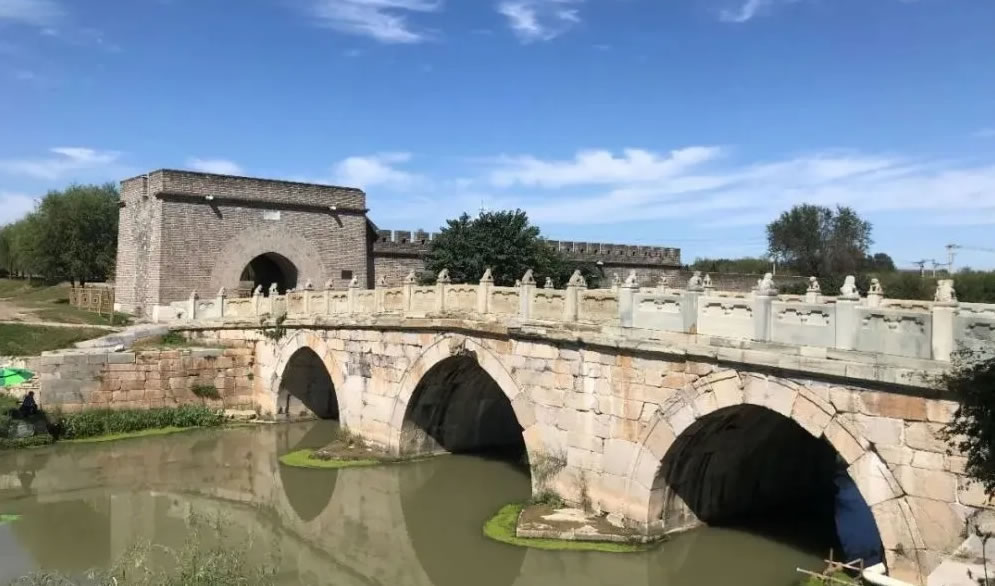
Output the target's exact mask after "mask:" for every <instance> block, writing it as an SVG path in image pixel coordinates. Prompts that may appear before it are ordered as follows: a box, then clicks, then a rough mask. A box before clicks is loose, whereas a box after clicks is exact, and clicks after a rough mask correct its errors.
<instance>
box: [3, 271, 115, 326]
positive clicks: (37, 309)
mask: <svg viewBox="0 0 995 586" xmlns="http://www.w3.org/2000/svg"><path fill="white" fill-rule="evenodd" d="M69 289H70V287H69V285H68V284H67V283H60V284H58V285H45V284H41V283H38V282H34V283H32V284H30V285H29V284H28V282H27V281H23V280H16V279H0V299H5V300H6V301H7V302H9V303H11V304H13V305H16V306H18V308H19V309H21V310H23V311H24V312H25V313H29V314H33V315H34V316H35V317H36V319H37V321H49V322H57V323H68V324H86V325H116V326H123V325H127V324H128V323H129V322H130V321H131V317H130V316H128V315H127V314H123V313H115V314H113V317H112V316H110V315H107V314H103V315H101V314H98V313H96V312H93V311H87V310H85V309H79V308H77V307H73V306H72V305H70V304H69Z"/></svg>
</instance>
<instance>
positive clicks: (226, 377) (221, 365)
mask: <svg viewBox="0 0 995 586" xmlns="http://www.w3.org/2000/svg"><path fill="white" fill-rule="evenodd" d="M28 367H29V368H30V369H32V370H33V371H35V372H36V373H37V374H38V375H39V377H38V380H37V387H36V388H37V393H38V399H39V402H40V403H41V405H42V407H43V408H46V409H52V408H58V409H61V410H62V411H78V410H80V409H83V408H104V407H106V408H111V409H148V408H152V407H170V406H176V405H182V404H188V403H205V400H204V399H202V398H200V397H197V396H196V395H194V394H193V392H192V391H191V390H192V388H193V387H194V386H195V385H213V386H214V387H215V388H217V390H218V392H219V393H220V395H221V397H222V400H221V401H211V400H208V401H206V404H208V405H211V406H217V407H224V408H228V409H252V408H253V407H254V400H253V396H252V388H253V385H252V378H253V375H252V370H253V353H252V350H251V348H250V347H246V346H244V345H242V346H241V347H230V348H203V349H185V350H151V349H150V350H140V351H137V352H112V353H88V354H84V353H75V354H74V353H66V354H53V355H49V356H41V357H38V358H33V359H30V360H29V361H28Z"/></svg>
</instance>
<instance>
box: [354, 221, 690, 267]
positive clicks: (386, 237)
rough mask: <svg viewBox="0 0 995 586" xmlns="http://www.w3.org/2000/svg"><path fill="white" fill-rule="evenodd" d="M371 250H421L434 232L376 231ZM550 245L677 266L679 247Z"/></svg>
mask: <svg viewBox="0 0 995 586" xmlns="http://www.w3.org/2000/svg"><path fill="white" fill-rule="evenodd" d="M376 236H377V238H376V241H375V242H374V245H373V250H374V252H383V253H391V252H394V253H402V252H407V253H412V254H418V253H424V252H427V251H428V246H429V244H430V243H431V242H432V240H435V239H436V238H437V237H438V233H437V232H426V231H425V230H413V231H412V230H377V232H376ZM547 242H548V243H549V245H550V246H552V247H553V248H554V249H556V250H557V251H559V252H561V253H563V254H564V255H566V257H567V258H569V259H571V260H576V261H587V262H598V261H601V262H602V263H605V264H608V265H618V266H638V265H663V266H672V267H679V266H680V264H681V249H680V248H669V247H664V246H637V245H632V244H605V243H601V242H572V241H568V240H548V241H547Z"/></svg>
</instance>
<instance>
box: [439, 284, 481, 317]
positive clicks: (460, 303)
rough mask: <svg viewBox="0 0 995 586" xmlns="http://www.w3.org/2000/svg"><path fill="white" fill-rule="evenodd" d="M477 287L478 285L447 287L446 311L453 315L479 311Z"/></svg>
mask: <svg viewBox="0 0 995 586" xmlns="http://www.w3.org/2000/svg"><path fill="white" fill-rule="evenodd" d="M477 287H478V285H446V286H445V296H446V303H445V308H446V311H447V312H451V313H473V312H475V311H477Z"/></svg>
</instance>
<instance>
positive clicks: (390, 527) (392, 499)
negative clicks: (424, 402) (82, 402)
mask: <svg viewBox="0 0 995 586" xmlns="http://www.w3.org/2000/svg"><path fill="white" fill-rule="evenodd" d="M332 431H333V427H332V426H331V425H330V424H328V423H304V424H293V425H275V426H259V427H250V428H241V429H233V430H212V431H196V432H190V433H185V434H178V435H173V436H164V437H151V438H145V439H136V440H129V441H122V442H116V443H108V444H93V445H56V446H52V447H48V448H43V449H39V450H30V451H20V452H6V453H4V452H0V513H7V514H17V515H21V518H20V519H19V520H17V521H15V522H12V523H9V524H5V525H0V584H5V583H7V582H8V581H9V580H11V579H14V578H16V577H19V576H21V575H24V574H27V573H30V572H33V571H37V570H55V571H60V572H63V573H67V574H70V575H81V574H82V573H83V572H85V571H86V570H88V569H93V568H106V567H108V566H109V565H111V564H112V563H113V562H114V561H115V560H117V559H119V558H120V557H121V556H122V555H124V554H125V553H126V552H127V551H128V549H129V548H130V547H132V546H133V545H134V544H136V543H140V542H143V541H151V542H152V543H154V544H158V545H162V546H165V547H167V548H173V549H179V548H182V547H183V545H184V544H185V543H187V541H188V540H189V539H191V530H190V526H189V525H190V521H191V519H192V518H200V519H204V518H209V519H214V518H220V519H222V520H223V523H224V524H225V531H226V535H231V536H232V539H237V540H240V541H242V542H244V543H246V544H248V547H249V549H250V557H251V559H255V560H259V561H260V562H271V563H274V564H276V565H278V567H279V570H280V571H279V580H280V581H281V582H282V583H286V584H297V583H308V584H333V585H339V586H346V585H350V586H351V585H357V586H358V585H364V586H372V585H376V586H405V585H412V586H464V585H479V586H510V585H512V584H514V585H519V586H526V585H529V586H567V585H570V586H584V585H595V584H603V585H626V586H630V585H631V586H643V585H651V584H652V585H660V584H667V585H671V586H721V585H724V584H728V585H735V586H781V585H784V586H787V585H788V584H792V583H793V582H794V581H796V580H797V578H798V574H797V573H795V567H797V566H802V567H809V568H813V567H817V566H818V565H819V563H818V559H817V558H816V557H815V556H813V555H811V554H809V553H806V552H804V551H802V550H801V549H800V548H798V547H795V546H792V545H790V544H788V543H786V542H779V541H775V540H771V539H766V538H762V537H758V536H755V535H751V534H749V533H746V532H741V531H733V530H722V529H702V530H697V531H693V532H690V533H687V534H685V535H682V536H679V537H677V538H675V539H673V540H671V541H669V542H667V543H665V544H663V545H662V546H661V547H660V548H659V549H657V550H654V551H652V552H648V553H639V554H604V553H585V552H548V551H538V550H526V549H521V548H516V547H512V546H508V545H504V544H500V543H495V542H492V541H489V540H487V539H486V538H484V537H483V536H482V534H481V526H482V525H483V522H484V521H485V520H486V519H487V518H488V517H490V516H491V515H492V514H493V513H494V512H495V511H497V509H499V508H500V507H501V506H502V505H504V504H506V503H508V502H512V501H521V500H524V499H526V498H527V497H528V494H529V479H528V477H527V475H526V473H524V472H522V471H521V470H519V469H516V468H515V467H514V466H512V465H510V464H507V463H504V462H500V461H493V460H485V459H481V458H473V457H464V456H450V457H441V458H435V459H432V460H429V461H423V462H418V463H412V464H404V465H397V466H387V467H375V468H358V469H347V470H338V471H335V470H302V469H295V468H287V467H284V466H281V465H280V464H279V463H278V462H277V458H278V456H280V455H281V454H284V453H287V452H289V451H292V450H294V449H299V448H302V447H318V446H320V445H323V443H325V441H326V440H327V439H328V438H329V437H330V434H331V433H332ZM209 538H210V539H213V537H210V536H209V537H205V539H209Z"/></svg>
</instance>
